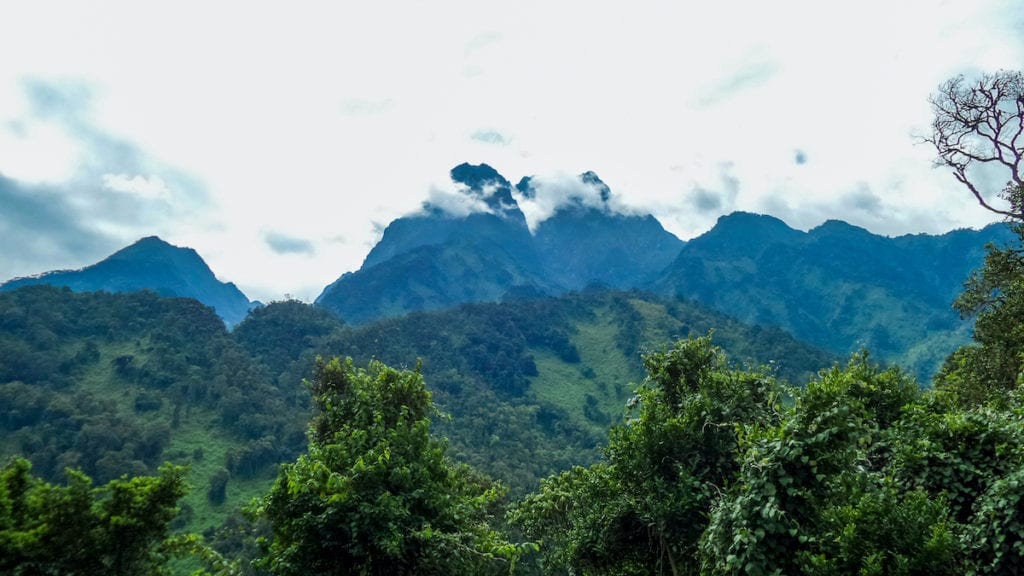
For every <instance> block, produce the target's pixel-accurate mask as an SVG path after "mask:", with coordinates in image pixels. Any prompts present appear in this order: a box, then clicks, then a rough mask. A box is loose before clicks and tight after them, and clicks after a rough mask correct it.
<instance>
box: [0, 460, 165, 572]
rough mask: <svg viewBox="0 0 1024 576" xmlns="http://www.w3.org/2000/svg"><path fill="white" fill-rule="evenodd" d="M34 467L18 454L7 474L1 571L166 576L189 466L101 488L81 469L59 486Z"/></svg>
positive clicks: (1, 491) (0, 490)
mask: <svg viewBox="0 0 1024 576" xmlns="http://www.w3.org/2000/svg"><path fill="white" fill-rule="evenodd" d="M30 470H31V465H30V464H29V462H28V461H27V460H24V459H15V460H12V461H11V462H10V463H9V464H7V465H6V466H5V467H4V468H3V469H2V471H0V573H4V574H63V575H75V574H82V575H87V574H88V575H91V574H117V575H142V574H161V573H163V572H162V565H163V563H164V562H165V561H166V554H167V552H168V550H167V549H166V546H165V542H164V540H165V539H166V538H167V536H168V532H169V531H168V525H169V523H170V522H171V520H172V519H173V518H174V516H175V514H177V507H176V504H177V502H178V500H179V499H180V498H181V497H182V496H183V495H184V494H185V481H184V474H185V470H184V469H183V468H180V467H173V466H164V467H162V468H161V469H160V475H159V476H156V477H142V476H140V477H135V478H131V479H128V478H121V479H118V480H112V481H111V482H109V483H108V484H106V485H105V486H102V487H99V488H94V487H93V486H92V481H91V480H90V479H89V477H88V476H86V475H85V474H82V473H81V472H76V471H69V472H68V484H67V485H66V486H55V485H52V484H48V483H46V482H44V481H42V480H40V479H38V478H36V477H34V476H32V475H31V473H30Z"/></svg>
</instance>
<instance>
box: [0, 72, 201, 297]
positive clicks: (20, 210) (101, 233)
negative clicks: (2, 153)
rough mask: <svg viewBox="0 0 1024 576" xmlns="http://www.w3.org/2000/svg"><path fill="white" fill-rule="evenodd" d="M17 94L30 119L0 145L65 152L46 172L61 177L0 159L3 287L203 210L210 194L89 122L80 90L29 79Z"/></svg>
mask: <svg viewBox="0 0 1024 576" xmlns="http://www.w3.org/2000/svg"><path fill="white" fill-rule="evenodd" d="M23 89H24V94H25V96H26V98H27V101H28V104H29V110H30V112H29V114H27V115H26V116H25V117H24V118H22V119H20V121H18V122H16V123H14V124H13V125H11V124H8V125H7V126H4V127H0V148H7V147H15V148H17V147H18V146H19V145H24V146H28V147H31V146H32V141H33V139H34V138H36V137H37V136H38V135H43V136H44V137H45V138H47V139H56V140H57V141H59V142H61V143H62V145H63V146H65V147H66V149H67V150H68V151H69V153H67V154H66V155H65V156H64V157H63V158H62V161H63V163H64V164H65V166H62V167H61V170H58V171H56V172H50V174H51V175H52V174H54V173H56V174H59V175H61V177H59V178H45V177H37V176H45V174H42V175H36V174H33V173H32V172H31V171H28V172H24V171H22V170H20V167H19V166H17V165H15V164H6V163H5V162H4V158H2V157H0V205H2V206H3V207H4V209H3V210H2V211H0V244H2V245H3V246H4V247H5V258H3V259H0V281H2V280H5V279H8V278H11V277H14V276H23V275H28V274H35V273H38V272H43V271H46V270H49V269H53V268H67V267H79V266H82V265H84V264H86V263H90V262H93V261H96V260H99V259H101V258H102V257H104V256H106V255H108V254H110V253H111V252H113V251H114V250H116V249H118V248H121V247H123V246H124V245H126V244H127V243H129V242H132V241H134V240H136V239H138V238H139V237H142V236H146V235H151V234H165V233H166V232H168V231H169V230H170V226H171V224H172V223H173V222H174V221H175V220H178V219H182V218H188V217H189V216H190V215H192V214H194V213H195V212H196V211H199V210H202V208H203V206H204V203H205V199H206V196H205V191H204V188H203V186H202V185H201V184H200V183H199V182H198V181H197V180H196V179H194V178H192V177H191V176H189V175H187V174H185V173H183V172H181V171H179V170H176V169H173V168H170V167H167V166H164V165H162V164H161V163H160V162H158V161H156V160H155V159H153V158H151V157H150V156H149V155H147V154H146V153H145V152H143V151H142V150H141V149H140V148H139V147H138V146H137V145H135V144H134V143H132V142H130V141H128V140H125V139H122V138H119V137H117V136H115V135H112V134H109V133H108V132H106V131H104V130H103V129H101V128H99V127H97V126H96V125H95V124H94V123H93V122H92V120H91V118H90V116H89V114H90V110H91V106H90V105H91V101H92V94H91V92H90V91H89V90H88V88H86V87H85V86H84V85H82V84H80V83H75V82H66V81H63V82H52V83H51V82H43V81H40V80H27V81H25V82H24V84H23Z"/></svg>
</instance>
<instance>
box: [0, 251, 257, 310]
mask: <svg viewBox="0 0 1024 576" xmlns="http://www.w3.org/2000/svg"><path fill="white" fill-rule="evenodd" d="M31 284H49V285H52V286H67V287H68V288H70V289H72V290H74V291H76V292H96V291H105V292H134V291H138V290H151V291H153V292H156V293H157V294H160V295H161V296H176V297H182V298H195V299H196V300H199V301H200V302H202V303H203V304H205V305H207V306H210V307H212V308H213V309H214V310H216V311H217V314H218V315H219V316H220V317H221V318H222V319H224V321H225V322H226V323H227V324H228V325H230V326H233V325H235V324H237V323H239V322H241V321H242V319H244V318H245V315H246V314H247V313H248V311H249V308H250V307H251V306H252V303H250V302H249V299H248V298H246V296H245V294H243V293H242V292H241V290H239V289H238V288H237V287H236V286H235V285H234V284H232V283H230V282H227V283H225V282H221V281H219V280H217V277H216V276H214V274H213V272H212V271H211V270H210V267H209V266H207V265H206V262H204V261H203V259H202V258H201V257H200V256H199V254H198V253H196V251H195V250H193V249H191V248H179V247H177V246H172V245H171V244H168V243H167V242H164V241H163V240H161V239H160V238H157V237H156V236H150V237H147V238H143V239H141V240H139V241H138V242H136V243H134V244H132V245H131V246H128V247H126V248H123V249H121V250H119V251H117V252H115V253H114V254H112V255H110V256H109V257H107V258H106V259H105V260H103V261H101V262H98V263H96V264H93V265H92V266H87V267H85V268H82V269H81V270H56V271H52V272H46V273H44V274H40V275H38V276H32V277H27V278H15V279H13V280H11V281H9V282H5V283H4V284H2V285H0V290H14V289H15V288H20V287H21V286H28V285H31Z"/></svg>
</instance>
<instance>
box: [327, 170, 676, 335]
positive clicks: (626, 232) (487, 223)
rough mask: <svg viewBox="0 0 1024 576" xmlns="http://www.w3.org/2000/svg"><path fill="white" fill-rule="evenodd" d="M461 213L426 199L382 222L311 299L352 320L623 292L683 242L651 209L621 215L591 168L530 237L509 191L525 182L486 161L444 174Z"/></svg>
mask: <svg viewBox="0 0 1024 576" xmlns="http://www.w3.org/2000/svg"><path fill="white" fill-rule="evenodd" d="M451 178H452V181H453V182H454V183H455V184H456V185H457V186H458V187H459V189H460V192H459V193H460V194H461V195H462V196H461V197H460V198H459V200H460V201H461V203H462V204H468V205H472V206H473V210H472V211H469V212H468V213H463V212H457V211H456V212H455V213H453V211H452V210H446V209H444V208H442V207H441V206H437V205H432V204H430V203H427V204H425V205H424V207H423V209H422V210H421V211H420V212H418V213H416V214H413V215H410V216H406V217H403V218H399V219H397V220H395V221H393V222H391V223H390V224H389V225H388V227H387V228H386V229H385V230H384V234H383V236H382V238H381V240H380V242H379V243H378V244H377V245H376V246H374V248H373V249H372V250H371V251H370V253H369V254H368V255H367V257H366V259H365V260H364V261H363V265H362V267H361V268H360V269H359V270H358V271H356V272H351V273H346V274H344V275H343V276H341V277H340V278H338V280H336V281H335V282H333V283H332V284H330V285H329V286H327V287H326V288H325V289H324V291H323V292H322V293H321V294H320V296H319V297H318V298H317V300H316V303H317V304H319V305H321V306H323V307H325V308H327V309H329V310H331V311H332V312H334V313H336V314H338V315H339V316H340V317H341V318H342V319H344V320H345V321H346V322H349V323H355V324H361V323H366V322H370V321H373V320H375V319H379V318H386V317H395V316H400V315H402V314H406V313H409V312H413V311H419V310H436V309H442V308H448V307H451V306H455V305H458V304H463V303H468V302H493V301H498V300H500V299H502V298H503V297H506V296H515V295H522V294H534V295H544V294H562V293H565V292H567V291H569V290H575V289H581V288H584V287H585V286H587V285H590V284H600V285H605V286H608V287H613V288H621V289H628V288H633V287H636V286H639V285H641V284H642V283H644V282H646V281H648V280H651V279H653V277H654V276H655V275H656V274H657V272H659V271H661V270H662V269H663V268H664V267H665V266H666V265H668V264H669V263H670V262H671V261H672V259H673V258H674V257H675V256H676V254H677V253H678V251H679V248H680V247H681V246H682V244H683V243H682V242H681V241H680V240H679V239H678V238H676V237H675V236H673V235H672V234H670V233H669V232H667V231H665V229H664V228H662V227H661V224H659V223H658V221H657V220H655V219H654V217H652V216H650V215H646V216H640V215H624V214H620V213H617V212H616V211H615V210H613V209H612V208H611V207H610V205H609V200H610V198H611V191H610V190H609V189H608V187H607V186H606V185H605V184H604V182H602V181H601V180H600V178H598V177H597V175H596V174H594V173H592V172H587V173H585V174H581V175H580V176H579V179H578V180H579V181H578V183H577V185H578V187H579V189H580V193H581V194H583V193H584V192H588V190H586V189H587V188H589V189H590V190H589V192H593V191H595V190H596V191H597V197H598V198H599V199H600V201H599V205H594V202H592V201H591V202H585V201H584V198H583V196H582V195H577V196H570V197H569V198H568V199H567V202H565V203H563V204H562V205H561V206H560V207H559V208H558V209H557V210H556V211H555V213H554V214H553V215H551V216H550V217H549V218H547V219H546V220H544V221H543V222H541V223H540V224H539V225H538V226H537V229H536V230H535V231H534V233H532V234H531V232H530V229H529V228H528V226H527V222H526V218H525V217H524V215H523V212H522V210H521V209H520V207H519V204H518V202H517V201H516V197H515V196H516V195H519V196H521V197H525V198H530V197H531V196H532V194H533V193H534V192H535V190H534V189H533V188H532V184H531V179H530V178H524V179H523V180H522V181H521V182H520V183H519V184H517V185H516V187H515V190H513V187H512V186H511V183H510V182H509V181H508V180H507V179H505V177H504V176H502V175H501V174H499V173H498V172H497V171H496V170H495V169H494V168H492V167H490V166H488V165H487V164H480V165H472V164H460V165H458V166H456V167H455V168H453V169H452V171H451Z"/></svg>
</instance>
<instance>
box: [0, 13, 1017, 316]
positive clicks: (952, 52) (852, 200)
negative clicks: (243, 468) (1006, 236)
mask: <svg viewBox="0 0 1024 576" xmlns="http://www.w3.org/2000/svg"><path fill="white" fill-rule="evenodd" d="M0 22H3V23H4V24H3V32H2V34H0V54H3V56H2V57H0V246H3V250H2V252H0V281H2V280H4V279H7V278H10V277H14V276H19V275H26V274H33V273H38V272H42V271H45V270H50V269H54V268H69V267H72V268H73V267H81V266H84V265H87V264H91V263H93V262H96V261H98V260H100V259H101V258H103V257H104V256H106V255H107V254H109V253H111V252H113V251H114V250H116V249H118V248H120V247H122V246H125V245H127V244H129V243H131V242H133V241H134V240H136V239H138V238H140V237H142V236H148V235H154V234H155V235H159V236H160V237H162V238H164V239H165V240H168V241H169V242H171V243H174V244H177V245H182V246H190V247H193V248H195V249H197V250H198V251H199V253H200V254H201V255H202V256H203V257H204V258H205V259H206V260H207V262H208V263H209V264H210V266H211V268H212V269H213V270H214V272H216V273H217V275H218V277H220V278H221V279H222V280H230V281H234V282H235V283H236V284H238V285H239V287H240V288H241V289H242V290H243V291H244V292H246V294H247V295H248V296H249V297H250V298H254V299H261V300H264V301H267V300H273V299H280V298H283V297H284V295H285V294H286V293H287V294H291V295H293V296H297V297H300V298H303V299H306V300H311V299H312V298H314V297H315V296H316V295H317V294H319V292H320V290H321V289H322V288H323V287H324V286H325V285H326V284H327V283H329V282H331V281H333V280H334V279H335V278H337V277H338V276H339V275H341V274H342V273H343V272H345V271H348V270H354V269H357V268H358V267H359V265H360V264H361V262H362V259H363V257H364V256H365V255H366V253H367V252H368V250H369V248H370V247H371V246H372V245H373V244H374V243H375V242H376V240H378V239H379V235H380V231H381V229H382V227H383V226H386V225H387V223H388V222H390V221H391V220H392V219H394V218H396V217H399V216H401V215H403V214H408V213H411V212H413V211H415V210H417V209H418V208H419V207H420V206H421V205H422V203H423V202H424V201H425V200H427V199H429V198H435V199H436V198H441V197H444V196H445V195H450V194H452V193H453V188H452V184H451V182H450V181H449V179H448V171H449V170H450V169H451V168H452V167H453V166H455V165H456V164H459V163H461V162H467V161H468V162H472V163H480V162H486V163H488V164H490V165H491V166H493V167H495V168H496V169H497V170H498V171H499V172H501V173H502V174H503V175H505V176H506V177H507V178H508V179H509V180H511V181H513V182H516V181H518V180H519V178H520V177H522V176H526V175H537V176H539V179H540V180H541V181H544V180H545V179H546V181H548V182H550V183H564V182H565V181H566V177H567V175H573V174H578V173H581V172H584V171H587V170H593V171H594V172H596V173H597V174H598V175H599V176H600V177H601V178H602V179H603V180H604V181H605V182H606V183H607V184H608V185H609V186H610V188H611V190H612V194H613V198H614V204H615V205H616V206H619V207H621V209H623V210H628V211H640V212H650V213H653V214H654V215H655V216H657V217H658V218H659V219H660V220H661V222H662V224H663V225H664V226H665V227H666V228H667V229H668V230H670V231H671V232H673V233H675V234H676V235H678V236H680V237H681V238H684V239H687V238H691V237H693V236H695V235H699V234H700V233H702V232H704V231H706V230H708V229H709V228H710V227H711V226H712V225H713V224H714V222H715V220H716V219H717V218H718V217H719V216H720V215H722V214H725V213H729V212H732V211H734V210H747V211H754V212H762V213H769V214H773V215H775V216H778V217H780V218H782V219H783V220H785V221H786V222H787V223H789V224H790V225H791V226H793V227H796V228H801V229H808V228H811V227H814V226H817V225H818V224H820V223H821V222H823V221H824V220H826V219H829V218H839V219H844V220H847V221H849V222H852V223H854V224H857V225H860V226H864V227H866V228H868V229H869V230H872V231H874V232H877V233H882V234H888V235H896V234H905V233H918V232H929V233H936V232H943V231H947V230H950V229H953V228H957V227H965V226H971V227H977V226H980V225H984V224H986V223H988V222H990V221H992V220H993V219H992V218H991V216H990V215H989V214H988V213H986V212H984V211H983V210H982V209H981V208H979V207H977V206H976V204H974V203H973V201H972V199H971V197H970V195H969V194H968V193H967V192H966V191H965V190H963V189H961V188H959V187H958V185H957V184H956V182H955V181H954V180H953V178H952V176H951V175H950V174H949V173H947V172H946V171H944V170H941V169H935V168H932V165H931V160H932V158H933V151H932V149H931V148H930V147H929V146H928V145H926V144H918V143H917V137H919V136H922V135H925V134H927V133H928V126H929V122H930V115H931V112H930V109H929V106H928V102H927V100H928V96H929V94H930V93H931V92H933V91H934V90H935V88H936V87H937V86H938V84H939V83H940V82H942V81H943V80H945V79H947V78H949V77H951V76H953V75H955V74H960V73H965V74H971V73H977V72H979V71H995V70H998V69H1001V68H1002V69H1014V70H1019V69H1021V68H1024V0H1014V1H1009V0H970V1H964V0H957V1H948V2H947V1H914V0H899V1H896V0H886V1H874V0H871V1H862V2H821V1H820V0H818V1H807V2H790V1H785V0H776V1H773V2H764V1H743V2H740V1H732V2H730V1H721V0H719V1H714V2H710V1H706V2H699V3H697V2H685V1H678V0H677V1H665V2H642V1H641V2H593V1H590V2H567V1H566V2H561V1H559V2H553V1H548V2H528V1H527V2H523V1H517V2H502V3H497V2H487V1H481V0H473V1H468V2H464V3H455V2H444V1H437V2H376V3H371V2H358V3H357V2H287V3H286V2H277V3H270V2H245V3H243V2H208V1H207V2H186V1H180V0H179V1H175V2H160V3H155V2H140V1H137V0H136V1H130V2H123V3H115V2H99V1H98V2H71V1H69V2H47V1H32V2H5V3H3V6H2V7H0ZM560 189H561V188H560V187H559V186H558V185H551V186H548V187H547V190H548V192H549V195H550V197H549V198H547V200H545V199H544V198H538V200H537V204H535V205H532V206H529V207H527V209H528V212H529V215H531V218H532V219H533V220H536V219H538V218H543V215H544V214H545V213H546V212H548V211H550V208H551V207H552V206H553V205H554V203H555V200H557V197H558V194H559V190H560ZM563 191H564V190H563ZM545 202H546V203H545Z"/></svg>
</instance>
